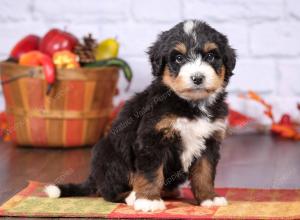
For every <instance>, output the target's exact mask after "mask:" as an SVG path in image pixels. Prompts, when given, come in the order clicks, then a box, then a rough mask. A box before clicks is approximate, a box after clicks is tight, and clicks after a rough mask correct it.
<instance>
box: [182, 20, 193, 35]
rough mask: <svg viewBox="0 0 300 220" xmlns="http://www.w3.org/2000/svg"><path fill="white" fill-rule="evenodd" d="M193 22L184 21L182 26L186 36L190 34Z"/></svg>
mask: <svg viewBox="0 0 300 220" xmlns="http://www.w3.org/2000/svg"><path fill="white" fill-rule="evenodd" d="M194 25H195V23H194V21H186V22H185V23H184V24H183V30H184V32H185V33H186V34H191V33H192V31H193V29H194Z"/></svg>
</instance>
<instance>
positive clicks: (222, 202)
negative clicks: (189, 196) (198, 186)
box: [201, 197, 228, 207]
mask: <svg viewBox="0 0 300 220" xmlns="http://www.w3.org/2000/svg"><path fill="white" fill-rule="evenodd" d="M227 205H228V202H227V200H226V198H225V197H215V198H214V199H212V200H211V199H206V200H203V201H202V202H201V206H204V207H212V206H227Z"/></svg>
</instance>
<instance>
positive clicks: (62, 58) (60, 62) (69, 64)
mask: <svg viewBox="0 0 300 220" xmlns="http://www.w3.org/2000/svg"><path fill="white" fill-rule="evenodd" d="M78 60H79V58H78V56H77V55H76V54H74V53H72V52H71V51H68V50H62V51H57V52H55V53H54V54H53V63H54V64H55V66H56V67H57V68H65V69H72V68H77V67H80V64H79V62H78Z"/></svg>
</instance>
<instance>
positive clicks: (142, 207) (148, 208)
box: [134, 199, 166, 212]
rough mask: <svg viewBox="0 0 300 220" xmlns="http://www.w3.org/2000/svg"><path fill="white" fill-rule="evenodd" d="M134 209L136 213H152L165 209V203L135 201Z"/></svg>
mask: <svg viewBox="0 0 300 220" xmlns="http://www.w3.org/2000/svg"><path fill="white" fill-rule="evenodd" d="M134 209H135V210H136V211H143V212H154V211H157V210H164V209H166V206H165V203H164V201H163V200H161V199H159V200H149V199H137V200H135V202H134Z"/></svg>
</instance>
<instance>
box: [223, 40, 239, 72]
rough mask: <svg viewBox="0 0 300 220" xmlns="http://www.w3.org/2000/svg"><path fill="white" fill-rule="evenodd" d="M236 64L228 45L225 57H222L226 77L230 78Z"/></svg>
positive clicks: (234, 56) (233, 54)
mask: <svg viewBox="0 0 300 220" xmlns="http://www.w3.org/2000/svg"><path fill="white" fill-rule="evenodd" d="M235 63H236V53H235V50H234V49H232V48H231V47H230V46H229V45H227V46H226V47H225V57H224V64H225V67H226V72H227V74H228V76H232V75H233V73H232V71H233V69H234V67H235Z"/></svg>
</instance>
